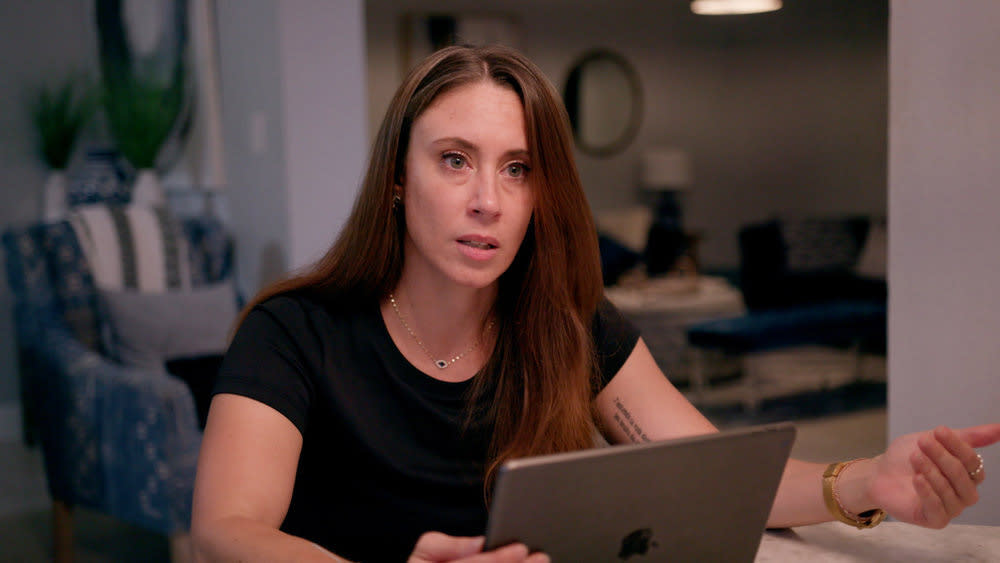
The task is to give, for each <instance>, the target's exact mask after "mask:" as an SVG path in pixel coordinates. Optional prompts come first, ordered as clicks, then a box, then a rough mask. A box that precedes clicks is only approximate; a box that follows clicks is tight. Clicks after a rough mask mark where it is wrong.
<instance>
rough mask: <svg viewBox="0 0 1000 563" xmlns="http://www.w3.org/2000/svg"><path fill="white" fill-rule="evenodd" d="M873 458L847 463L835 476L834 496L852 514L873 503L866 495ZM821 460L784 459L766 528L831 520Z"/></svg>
mask: <svg viewBox="0 0 1000 563" xmlns="http://www.w3.org/2000/svg"><path fill="white" fill-rule="evenodd" d="M872 463H873V460H868V459H865V460H860V461H858V462H857V463H854V464H851V465H850V466H849V467H847V468H846V469H845V470H844V472H843V473H841V475H840V476H839V477H838V479H837V496H838V498H839V500H840V503H841V506H843V507H844V508H845V509H847V510H848V511H850V512H852V513H853V514H860V513H862V512H865V511H867V510H870V509H872V508H877V507H875V506H870V504H871V502H870V500H868V498H867V493H866V491H867V480H868V477H869V476H870V474H871V464H872ZM826 467H827V465H826V464H824V463H811V462H807V461H799V460H796V459H790V460H788V464H786V465H785V471H784V473H783V474H782V477H781V484H780V485H779V486H778V494H777V496H776V497H775V499H774V506H773V507H772V508H771V515H770V516H769V517H768V520H767V526H768V527H769V528H788V527H792V526H804V525H807V524H819V523H820V522H829V521H831V520H833V519H834V518H833V515H832V514H831V513H830V510H829V509H828V508H827V506H826V502H825V501H824V499H823V471H824V470H825V469H826Z"/></svg>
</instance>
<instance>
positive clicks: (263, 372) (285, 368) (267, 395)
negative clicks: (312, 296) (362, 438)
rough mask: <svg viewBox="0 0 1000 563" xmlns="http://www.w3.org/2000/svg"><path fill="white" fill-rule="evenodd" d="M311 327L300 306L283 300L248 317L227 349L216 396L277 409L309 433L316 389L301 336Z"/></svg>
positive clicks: (304, 339)
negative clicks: (233, 396)
mask: <svg viewBox="0 0 1000 563" xmlns="http://www.w3.org/2000/svg"><path fill="white" fill-rule="evenodd" d="M305 326H307V323H306V322H304V312H303V311H302V308H301V307H299V306H298V305H297V304H296V302H295V301H294V300H292V299H288V298H278V299H276V300H272V301H269V302H265V303H264V304H262V305H258V306H257V307H255V308H254V309H253V310H251V311H250V313H249V314H248V315H247V317H246V319H244V320H243V323H242V324H240V327H239V329H238V330H237V331H236V334H235V336H234V337H233V341H232V343H231V344H230V345H229V349H228V350H227V351H226V355H225V358H224V359H223V361H222V367H221V368H220V369H219V376H218V378H217V379H216V383H215V388H214V390H213V395H216V394H220V393H233V394H236V395H242V396H244V397H248V398H250V399H254V400H256V401H260V402H261V403H264V404H266V405H268V406H270V407H271V408H273V409H275V410H277V411H278V412H280V413H281V414H282V415H284V416H285V417H286V418H287V419H288V420H290V421H291V422H292V424H294V425H295V427H296V428H298V430H299V432H300V433H302V434H305V429H306V421H307V419H308V413H309V405H310V402H311V390H312V385H311V381H310V378H309V373H310V372H311V369H310V367H309V366H310V364H311V362H310V361H309V358H308V354H307V353H306V352H305V351H304V350H303V341H305V342H308V338H303V336H305V335H304V334H303V333H302V329H303V328H304V327H305Z"/></svg>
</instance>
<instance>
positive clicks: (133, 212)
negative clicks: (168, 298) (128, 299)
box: [69, 204, 191, 293]
mask: <svg viewBox="0 0 1000 563" xmlns="http://www.w3.org/2000/svg"><path fill="white" fill-rule="evenodd" d="M69 222H70V225H72V227H73V230H74V231H75V232H76V236H77V239H78V240H79V241H80V246H81V247H82V248H83V253H84V255H85V256H86V257H87V262H88V263H89V265H90V269H91V271H92V273H93V275H94V283H95V284H96V285H97V287H98V288H100V289H105V290H115V291H120V290H123V289H130V290H137V291H143V292H151V293H152V292H163V291H167V290H168V289H188V288H190V287H191V267H190V262H189V260H188V247H187V240H186V239H185V238H184V233H183V231H182V230H181V226H180V224H179V223H178V222H177V221H176V220H175V219H174V218H173V216H172V215H171V214H170V212H169V211H167V210H166V209H164V208H162V207H146V206H137V205H129V206H120V205H103V204H99V205H86V206H81V207H77V208H76V209H74V210H73V212H72V213H71V214H70V217H69Z"/></svg>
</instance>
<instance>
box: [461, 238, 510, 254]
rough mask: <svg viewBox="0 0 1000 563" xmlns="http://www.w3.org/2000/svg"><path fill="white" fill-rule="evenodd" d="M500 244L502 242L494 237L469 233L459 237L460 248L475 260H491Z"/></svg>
mask: <svg viewBox="0 0 1000 563" xmlns="http://www.w3.org/2000/svg"><path fill="white" fill-rule="evenodd" d="M499 246H500V243H499V242H498V241H497V240H496V239H494V238H492V237H484V236H479V235H469V236H463V237H460V238H459V239H458V248H459V250H460V251H461V252H462V254H464V255H465V256H467V257H469V258H471V259H473V260H489V259H490V258H492V257H493V256H494V255H495V254H496V251H497V248H499Z"/></svg>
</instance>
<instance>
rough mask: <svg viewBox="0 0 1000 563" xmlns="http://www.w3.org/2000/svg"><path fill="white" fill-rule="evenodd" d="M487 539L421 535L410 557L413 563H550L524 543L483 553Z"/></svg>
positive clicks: (434, 534)
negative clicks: (452, 562)
mask: <svg viewBox="0 0 1000 563" xmlns="http://www.w3.org/2000/svg"><path fill="white" fill-rule="evenodd" d="M483 541H484V538H483V537H482V536H479V537H474V538H465V537H455V536H449V535H446V534H442V533H441V532H427V533H425V534H424V535H422V536H420V539H418V540H417V545H416V546H414V548H413V554H412V555H411V556H410V562H411V563H426V562H439V561H462V562H464V563H521V562H528V563H547V562H548V561H549V558H548V556H547V555H545V554H544V553H532V554H529V550H528V547H527V546H525V545H524V544H523V543H513V544H510V545H505V546H503V547H500V548H497V549H494V550H492V551H486V552H484V551H482V549H483Z"/></svg>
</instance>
